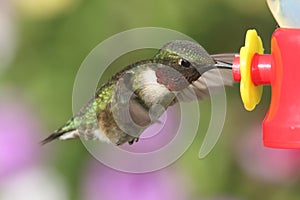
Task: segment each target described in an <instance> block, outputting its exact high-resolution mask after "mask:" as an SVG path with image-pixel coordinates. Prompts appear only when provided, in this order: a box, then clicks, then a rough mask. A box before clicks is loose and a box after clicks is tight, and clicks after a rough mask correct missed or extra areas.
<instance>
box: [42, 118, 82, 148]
mask: <svg viewBox="0 0 300 200" xmlns="http://www.w3.org/2000/svg"><path fill="white" fill-rule="evenodd" d="M78 137H79V132H78V130H77V129H76V126H75V124H74V121H73V119H71V120H69V121H68V122H67V123H66V124H65V125H63V126H62V127H61V128H59V129H57V130H56V131H54V133H52V134H51V135H49V136H48V137H47V138H46V139H44V140H42V141H41V142H40V143H41V144H42V145H45V144H47V143H49V142H52V141H53V140H56V139H59V140H69V139H75V138H78Z"/></svg>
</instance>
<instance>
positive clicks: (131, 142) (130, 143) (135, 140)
mask: <svg viewBox="0 0 300 200" xmlns="http://www.w3.org/2000/svg"><path fill="white" fill-rule="evenodd" d="M138 141H139V138H138V137H137V138H133V139H132V140H130V141H128V144H129V145H132V144H133V143H134V142H138Z"/></svg>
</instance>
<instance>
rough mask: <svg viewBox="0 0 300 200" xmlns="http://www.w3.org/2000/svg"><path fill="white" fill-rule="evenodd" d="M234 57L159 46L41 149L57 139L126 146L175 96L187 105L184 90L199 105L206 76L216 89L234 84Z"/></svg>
mask: <svg viewBox="0 0 300 200" xmlns="http://www.w3.org/2000/svg"><path fill="white" fill-rule="evenodd" d="M233 57H234V54H217V55H210V54H208V53H207V52H206V50H205V49H204V48H203V47H202V46H201V45H199V44H198V43H195V42H192V41H187V40H174V41H170V42H168V43H166V44H165V45H163V47H162V48H161V49H159V50H158V52H157V53H156V55H155V56H154V57H153V58H151V59H147V60H142V61H138V62H136V63H133V64H131V65H129V66H127V67H125V68H123V69H122V70H121V71H119V72H118V73H116V74H115V75H113V76H112V77H111V79H110V80H109V81H107V82H106V83H104V84H102V85H101V86H100V87H99V88H98V89H97V91H96V92H95V95H94V96H93V97H92V98H91V99H90V101H89V102H88V103H87V104H86V105H85V106H83V107H82V108H81V109H80V111H79V112H78V113H77V114H75V115H74V116H73V117H72V118H71V119H70V120H69V121H67V122H66V123H65V124H64V125H63V126H61V127H60V128H59V129H57V130H56V131H54V132H53V133H52V134H51V135H50V136H49V137H47V138H46V139H44V140H43V141H42V142H41V143H42V144H46V143H48V142H51V141H53V140H55V139H58V140H69V139H76V138H79V137H81V138H84V139H85V140H100V141H103V142H108V143H112V144H115V145H122V144H124V143H129V144H130V145H131V144H133V143H134V142H137V141H138V139H139V136H140V135H141V134H142V132H143V131H144V130H145V129H147V128H148V127H149V126H150V125H152V124H154V123H160V121H159V117H160V116H161V115H162V114H163V113H164V112H165V110H167V108H168V107H169V106H172V105H174V104H176V103H177V102H178V101H179V100H178V96H181V97H183V98H182V99H183V101H189V100H191V97H190V94H187V92H186V90H187V89H189V90H192V92H193V94H194V96H195V98H196V99H197V100H201V99H203V98H204V97H205V96H208V95H209V90H208V86H207V84H206V81H205V80H204V79H203V75H204V74H208V73H210V75H211V76H210V77H211V81H212V82H214V77H216V76H220V75H221V78H222V81H221V82H218V83H216V84H215V85H214V87H223V86H230V85H232V83H233V79H232V74H231V71H232V70H231V69H232V64H231V63H232V60H233Z"/></svg>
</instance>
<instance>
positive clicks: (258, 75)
mask: <svg viewBox="0 0 300 200" xmlns="http://www.w3.org/2000/svg"><path fill="white" fill-rule="evenodd" d="M268 4H269V7H270V9H271V11H272V13H273V15H274V17H275V19H276V20H277V22H278V23H279V25H280V28H277V29H276V30H275V31H274V33H273V35H272V38H271V54H263V45H262V41H261V39H260V37H259V36H258V35H257V33H256V31H255V30H248V31H247V34H246V39H245V46H243V47H242V48H241V49H240V54H239V56H236V57H235V59H234V60H233V67H232V68H233V69H232V74H233V78H234V80H235V81H239V82H240V93H241V98H242V101H243V103H244V107H245V109H246V110H249V111H251V110H253V109H254V108H255V106H256V105H257V104H258V103H259V101H260V98H261V95H262V85H271V91H272V97H271V104H270V107H269V111H268V113H267V115H266V117H265V119H264V121H263V124H262V127H263V142H264V145H265V146H267V147H272V148H292V149H300V12H299V10H298V9H299V8H300V2H299V1H297V0H278V1H277V0H276V1H274V0H269V1H268ZM298 90H299V91H298Z"/></svg>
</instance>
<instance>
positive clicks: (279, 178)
mask: <svg viewBox="0 0 300 200" xmlns="http://www.w3.org/2000/svg"><path fill="white" fill-rule="evenodd" d="M237 158H238V162H239V164H240V166H241V168H242V169H243V170H244V171H245V173H247V174H248V175H250V176H251V177H253V178H255V179H258V180H261V181H268V182H273V183H281V182H283V183H286V182H289V181H293V180H295V179H297V178H299V175H300V173H299V167H300V150H288V149H271V148H267V147H264V146H263V141H262V133H261V127H260V126H258V127H255V128H253V129H252V130H251V131H249V132H248V133H247V134H246V135H245V136H244V137H243V138H242V139H241V138H239V141H238V142H237Z"/></svg>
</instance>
